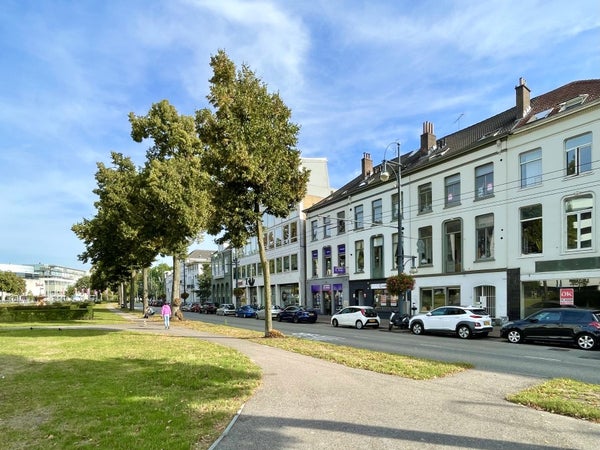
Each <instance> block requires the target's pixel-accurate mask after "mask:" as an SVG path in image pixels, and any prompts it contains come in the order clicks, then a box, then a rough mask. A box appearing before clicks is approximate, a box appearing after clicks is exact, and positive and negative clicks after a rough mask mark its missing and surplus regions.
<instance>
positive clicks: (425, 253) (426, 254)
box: [417, 226, 433, 266]
mask: <svg viewBox="0 0 600 450" xmlns="http://www.w3.org/2000/svg"><path fill="white" fill-rule="evenodd" d="M432 230H433V228H432V227H430V226H429V227H423V228H419V240H418V241H417V251H418V252H419V265H420V266H427V265H431V264H433V251H432V246H433V241H432V234H433V232H432Z"/></svg>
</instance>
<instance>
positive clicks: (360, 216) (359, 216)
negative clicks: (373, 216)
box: [354, 205, 365, 230]
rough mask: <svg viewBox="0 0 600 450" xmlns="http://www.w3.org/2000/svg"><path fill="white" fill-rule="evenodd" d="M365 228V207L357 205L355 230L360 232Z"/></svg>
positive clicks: (355, 209)
mask: <svg viewBox="0 0 600 450" xmlns="http://www.w3.org/2000/svg"><path fill="white" fill-rule="evenodd" d="M364 226H365V222H364V213H363V206H362V205H357V206H356V207H355V208H354V229H355V230H360V229H361V228H364Z"/></svg>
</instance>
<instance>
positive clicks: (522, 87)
mask: <svg viewBox="0 0 600 450" xmlns="http://www.w3.org/2000/svg"><path fill="white" fill-rule="evenodd" d="M515 91H516V94H517V117H516V118H517V119H522V118H523V117H525V116H526V115H527V113H528V112H529V110H530V109H531V105H530V102H529V100H530V99H531V97H530V95H529V94H530V92H531V91H530V90H529V88H528V87H527V81H526V80H525V78H523V77H521V78H519V85H518V86H515Z"/></svg>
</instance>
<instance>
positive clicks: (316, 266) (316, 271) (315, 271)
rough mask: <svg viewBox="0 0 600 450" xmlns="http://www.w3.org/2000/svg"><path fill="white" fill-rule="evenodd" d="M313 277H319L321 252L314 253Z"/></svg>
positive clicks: (315, 251) (314, 251)
mask: <svg viewBox="0 0 600 450" xmlns="http://www.w3.org/2000/svg"><path fill="white" fill-rule="evenodd" d="M312 276H313V277H317V276H319V251H318V250H313V251H312Z"/></svg>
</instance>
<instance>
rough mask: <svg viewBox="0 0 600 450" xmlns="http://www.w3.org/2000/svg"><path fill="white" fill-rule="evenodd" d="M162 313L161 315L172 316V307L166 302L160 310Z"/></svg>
mask: <svg viewBox="0 0 600 450" xmlns="http://www.w3.org/2000/svg"><path fill="white" fill-rule="evenodd" d="M160 315H161V316H170V315H171V307H170V306H169V305H167V304H166V303H165V304H164V305H163V307H162V309H161V310H160Z"/></svg>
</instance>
